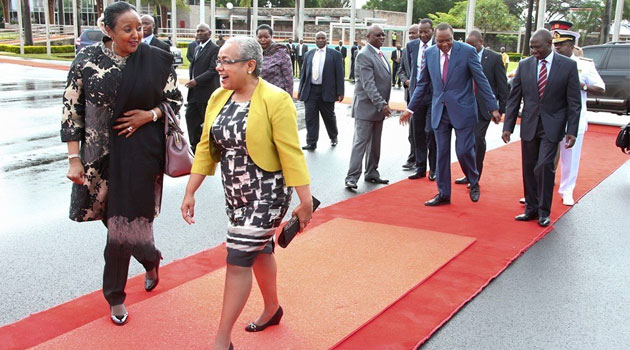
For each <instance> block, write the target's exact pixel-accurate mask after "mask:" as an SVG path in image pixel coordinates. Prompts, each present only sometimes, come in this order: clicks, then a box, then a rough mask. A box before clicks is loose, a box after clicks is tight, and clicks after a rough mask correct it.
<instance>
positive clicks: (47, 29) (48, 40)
mask: <svg viewBox="0 0 630 350" xmlns="http://www.w3.org/2000/svg"><path fill="white" fill-rule="evenodd" d="M49 7H50V6H49V5H48V1H46V0H44V21H45V23H46V55H47V56H50V14H49V13H48V12H50V11H49Z"/></svg>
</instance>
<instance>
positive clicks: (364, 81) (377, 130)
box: [346, 45, 392, 182]
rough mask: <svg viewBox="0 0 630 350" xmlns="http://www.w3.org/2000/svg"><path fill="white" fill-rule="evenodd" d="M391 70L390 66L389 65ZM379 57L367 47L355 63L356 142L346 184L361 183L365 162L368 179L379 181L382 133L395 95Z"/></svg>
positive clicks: (362, 50) (353, 115) (353, 103)
mask: <svg viewBox="0 0 630 350" xmlns="http://www.w3.org/2000/svg"><path fill="white" fill-rule="evenodd" d="M387 65H388V66H389V63H388V64H387ZM388 66H386V65H385V62H383V60H382V59H381V58H380V57H379V55H378V52H377V51H376V50H375V49H374V48H373V47H372V46H370V45H366V46H365V47H364V48H363V49H361V51H360V52H359V54H358V55H357V58H356V60H355V63H354V68H355V71H354V76H355V78H356V84H355V87H354V100H353V102H352V117H353V118H355V120H354V140H353V143H352V155H351V156H350V169H348V175H347V176H346V181H355V182H356V181H357V180H358V179H359V177H360V176H361V171H362V168H361V163H362V161H363V156H364V155H365V154H366V152H367V157H366V160H365V178H366V179H372V178H379V177H380V175H379V173H378V170H377V168H378V161H379V158H380V156H381V133H382V131H383V120H384V119H385V115H384V114H383V107H384V106H386V105H387V104H388V103H389V96H390V93H391V89H392V87H391V76H392V73H391V68H390V67H388Z"/></svg>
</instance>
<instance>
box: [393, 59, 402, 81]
mask: <svg viewBox="0 0 630 350" xmlns="http://www.w3.org/2000/svg"><path fill="white" fill-rule="evenodd" d="M398 67H400V63H398V62H394V64H393V67H392V86H394V85H396V84H398V87H400V84H401V82H400V77H399V76H398Z"/></svg>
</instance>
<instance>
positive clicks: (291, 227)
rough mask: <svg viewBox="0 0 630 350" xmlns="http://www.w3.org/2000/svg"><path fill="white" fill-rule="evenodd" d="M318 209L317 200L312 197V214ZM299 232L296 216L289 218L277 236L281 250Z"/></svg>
mask: <svg viewBox="0 0 630 350" xmlns="http://www.w3.org/2000/svg"><path fill="white" fill-rule="evenodd" d="M317 207H319V200H318V199H317V198H315V197H313V212H315V210H316V209H317ZM299 231H300V220H298V217H297V216H293V217H291V220H289V222H287V224H286V225H284V227H283V228H282V232H280V236H278V244H279V245H280V246H281V247H282V248H286V247H287V246H288V245H289V243H291V241H292V240H293V238H294V237H295V235H297V233H298V232H299Z"/></svg>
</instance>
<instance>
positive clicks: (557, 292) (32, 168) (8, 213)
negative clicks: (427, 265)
mask: <svg viewBox="0 0 630 350" xmlns="http://www.w3.org/2000/svg"><path fill="white" fill-rule="evenodd" d="M0 72H1V73H0V76H1V77H2V79H1V80H0V118H1V120H2V121H3V124H2V125H3V127H2V128H0V267H2V268H1V269H0V281H2V287H1V288H0V326H1V325H5V324H9V323H12V322H15V321H17V320H19V319H22V318H24V317H26V316H28V315H29V314H31V313H35V312H38V311H42V310H45V309H48V308H50V307H52V306H54V305H57V304H60V303H63V302H66V301H69V300H72V299H74V298H77V297H79V296H82V295H84V294H87V293H90V292H92V291H94V290H98V289H100V288H101V282H102V280H101V279H102V270H103V257H102V254H103V248H104V246H105V236H106V231H105V228H104V227H103V225H102V224H101V223H100V222H90V223H75V222H72V221H70V220H69V219H68V218H67V217H68V206H69V197H70V196H69V194H70V187H71V185H70V182H69V181H68V180H67V179H66V178H65V174H66V171H67V161H66V154H67V151H66V147H65V145H64V144H62V143H61V142H60V140H59V125H60V118H61V94H62V90H63V88H64V86H65V79H66V74H67V73H66V72H64V71H60V70H52V69H42V68H32V67H26V66H18V65H13V64H5V63H0ZM348 85H349V87H351V84H349V83H348ZM180 87H181V88H182V90H185V89H183V87H182V86H180ZM394 92H395V94H396V96H395V98H396V99H399V98H400V96H401V95H402V93H401V92H400V90H394ZM346 95H350V96H351V90H350V91H349V92H347V93H346ZM298 109H300V110H302V112H300V116H301V117H300V118H301V119H303V107H302V105H301V104H299V103H298ZM335 110H336V113H337V118H338V126H339V132H340V133H339V145H338V146H337V147H331V146H330V145H329V141H328V138H327V136H326V132H325V128H324V127H323V125H321V126H320V142H319V143H318V148H317V150H316V151H314V152H307V153H306V159H307V163H308V166H309V171H310V174H311V179H312V185H311V187H312V192H313V194H315V195H316V196H317V197H318V198H319V199H320V200H321V201H322V205H323V206H327V205H331V204H334V203H336V202H339V201H341V200H344V199H347V198H351V197H353V196H355V194H354V193H352V192H349V191H346V190H345V189H344V188H343V179H344V177H345V172H346V171H347V166H348V160H349V155H350V147H351V142H352V134H353V120H352V119H351V118H350V116H349V111H350V107H349V105H345V104H336V107H335ZM183 113H184V111H182V115H183ZM593 118H601V119H608V120H613V119H614V121H615V122H618V121H620V120H625V119H623V118H627V117H620V118H617V117H616V116H613V115H606V114H595V115H593ZM302 124H303V122H302V123H301V125H302ZM500 128H501V126H497V125H494V124H492V125H491V126H490V129H489V131H488V137H487V140H488V148H489V149H493V148H496V147H500V146H501V145H502V142H501V141H500V139H499V135H500ZM184 129H185V128H184ZM300 139H301V140H302V142H304V139H305V130H303V128H302V129H301V130H300ZM611 149H612V148H611ZM453 150H454V148H453ZM408 151H409V146H408V143H407V128H406V127H401V126H399V125H398V120H397V119H395V118H392V119H388V120H386V121H385V123H384V128H383V146H382V156H381V162H380V168H379V169H380V171H381V175H382V177H384V178H388V179H390V180H391V181H392V182H396V181H399V180H402V179H404V178H406V176H408V175H409V173H406V172H404V171H401V170H400V165H401V164H403V162H404V161H405V159H406V156H407V153H408ZM614 151H618V150H616V149H615V150H614ZM452 159H456V158H455V157H454V156H453V157H452ZM418 181H420V182H419V183H420V185H426V186H435V185H434V183H429V182H428V181H425V180H418ZM186 182H187V178H186V177H184V178H177V179H172V178H168V177H167V178H165V185H164V196H163V206H162V213H161V215H160V217H158V218H157V219H156V221H155V239H156V245H157V246H158V247H159V248H160V249H161V250H162V252H163V255H164V259H165V260H164V263H169V262H172V261H173V260H177V259H182V258H185V257H188V256H190V255H193V254H195V253H198V252H200V251H202V250H205V249H207V248H210V247H213V246H216V245H217V244H220V243H222V242H223V241H224V235H225V229H226V218H225V211H224V207H223V203H224V199H223V190H222V187H221V184H220V178H217V177H208V178H207V179H206V181H205V183H204V184H203V186H202V187H201V188H200V190H199V192H198V194H197V208H196V213H197V217H196V220H197V224H195V225H194V226H190V227H189V226H187V225H186V224H185V223H184V222H183V220H182V219H181V216H180V214H179V205H180V203H181V199H182V196H183V193H184V189H185V185H186ZM380 187H381V186H378V185H373V184H368V183H364V182H363V181H360V182H359V189H358V190H357V192H356V193H359V194H360V193H364V192H368V191H371V190H374V189H378V188H380ZM628 193H630V163H626V164H625V165H624V166H623V167H622V168H621V169H619V170H618V171H617V172H615V174H613V176H611V177H610V178H608V179H606V180H605V181H604V182H603V183H602V184H601V185H600V186H598V187H597V188H596V189H595V190H593V191H592V192H591V193H589V194H588V195H587V196H586V197H585V198H584V199H582V200H581V201H580V203H579V204H578V205H576V207H575V208H574V210H572V211H570V212H569V213H568V214H567V215H565V216H564V217H563V218H561V219H560V220H559V221H558V223H556V224H555V230H554V232H552V233H550V234H549V235H548V236H546V237H545V238H544V239H543V240H541V241H540V242H539V243H538V244H536V245H535V246H534V247H532V248H531V249H530V250H529V251H528V252H526V253H525V255H524V256H523V257H521V258H520V259H518V260H517V261H516V262H515V263H514V264H513V265H511V266H510V267H509V268H508V269H507V270H506V271H505V272H504V273H503V274H501V275H500V276H499V278H498V279H496V280H495V281H493V282H492V283H491V284H490V285H489V286H488V287H487V288H486V289H485V290H484V291H483V292H482V293H481V294H480V295H479V296H477V297H476V298H475V299H473V301H471V302H470V303H469V304H468V305H467V306H466V307H464V308H463V309H462V310H461V311H460V312H459V313H458V314H457V315H456V316H455V317H454V318H453V320H451V321H450V322H449V323H447V324H446V325H445V326H444V327H443V328H442V329H441V330H440V331H439V332H438V333H437V334H436V335H435V336H434V337H433V338H432V339H431V340H430V341H429V342H428V343H427V344H426V346H425V348H427V349H473V348H474V349H549V348H553V349H587V348H588V349H624V348H626V347H625V346H623V345H628V343H627V339H630V326H628V325H627V321H625V320H626V317H627V316H626V315H627V314H630V300H629V299H628V298H629V295H630V294H629V293H628V292H627V289H628V288H627V286H628V285H630V280H628V274H627V273H625V272H624V271H628V270H630V269H629V268H630V255H628V254H626V253H625V250H624V249H626V248H627V247H628V246H629V244H628V243H630V242H629V241H628V237H630V236H628V235H627V232H628V231H627V225H624V224H623V223H624V222H626V221H627V220H626V216H627V208H628V207H630V199H629V197H628V195H627V194H628ZM424 200H425V198H419V199H418V203H417V205H421V203H422V202H423V201H424ZM482 200H483V199H482ZM296 201H297V198H294V201H293V203H294V205H295V204H296V203H295V202H296ZM626 250H627V249H626ZM140 273H143V269H142V266H141V265H140V264H138V263H137V262H135V261H134V262H132V264H131V267H130V276H132V275H136V274H140ZM103 307H104V308H106V307H107V304H106V302H105V301H104V300H103ZM624 339H625V340H626V341H625V343H626V344H623V343H624V341H623V340H624ZM0 348H1V346H0Z"/></svg>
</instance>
